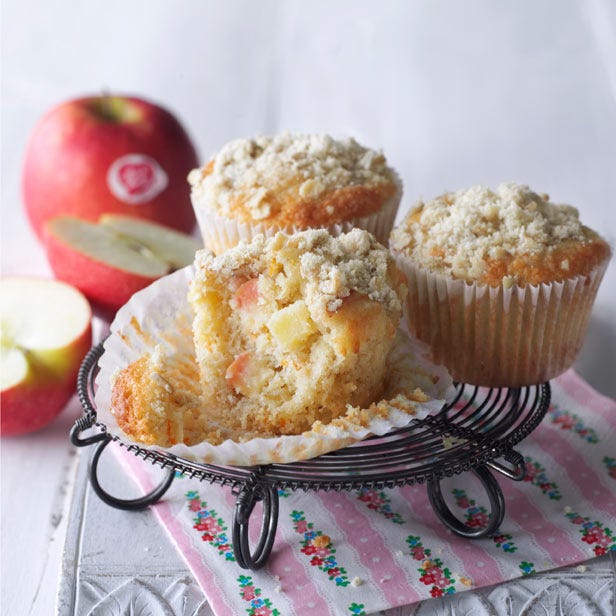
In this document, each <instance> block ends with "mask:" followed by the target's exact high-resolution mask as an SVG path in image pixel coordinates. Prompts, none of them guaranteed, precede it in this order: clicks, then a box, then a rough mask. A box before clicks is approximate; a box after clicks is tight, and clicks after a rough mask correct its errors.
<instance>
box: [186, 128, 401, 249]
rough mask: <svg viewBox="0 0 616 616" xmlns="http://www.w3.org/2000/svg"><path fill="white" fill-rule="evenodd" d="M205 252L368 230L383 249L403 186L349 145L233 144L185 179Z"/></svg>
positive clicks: (296, 141) (297, 139) (259, 140)
mask: <svg viewBox="0 0 616 616" xmlns="http://www.w3.org/2000/svg"><path fill="white" fill-rule="evenodd" d="M188 181H189V183H190V185H191V199H192V203H193V207H194V209H195V213H196V216H197V220H198V222H199V227H200V229H201V234H202V236H203V241H204V243H205V246H206V247H207V248H209V249H210V250H212V251H213V252H214V253H215V254H220V253H221V252H223V251H224V250H226V249H228V248H231V247H233V246H235V245H236V244H237V243H238V242H239V241H240V240H244V241H250V240H251V239H252V238H253V237H254V236H255V235H257V234H264V235H265V236H267V237H271V236H272V235H274V234H275V233H276V232H277V231H286V232H287V233H292V232H295V231H298V230H305V229H309V228H327V229H328V230H329V231H330V232H331V233H333V234H337V233H339V232H341V231H349V230H350V229H351V228H353V227H359V228H362V229H367V230H368V231H370V232H371V233H373V234H374V235H375V236H376V237H377V239H378V240H379V241H380V242H382V243H386V242H387V238H388V236H389V232H390V231H391V228H392V226H393V223H394V219H395V217H396V213H397V210H398V205H399V203H400V195H401V182H400V180H399V178H398V176H397V174H396V173H395V171H394V170H393V169H392V168H391V167H389V166H388V165H387V161H386V160H385V157H384V156H383V154H382V153H380V152H377V151H375V150H371V149H369V148H366V147H364V146H362V145H360V144H359V143H357V141H355V140H354V139H350V138H349V139H342V140H337V139H334V138H332V137H330V136H328V135H292V134H290V133H288V132H287V133H283V134H280V135H276V136H273V137H266V136H260V137H256V138H254V139H237V140H235V141H231V142H229V143H227V144H226V145H225V146H224V147H223V148H222V149H221V150H220V151H219V152H218V153H217V154H216V155H215V156H214V158H212V160H210V161H209V162H208V163H207V164H206V165H205V166H204V167H203V168H202V169H194V170H193V171H192V172H191V173H190V174H189V176H188Z"/></svg>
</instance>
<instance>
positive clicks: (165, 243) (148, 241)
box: [98, 214, 201, 269]
mask: <svg viewBox="0 0 616 616" xmlns="http://www.w3.org/2000/svg"><path fill="white" fill-rule="evenodd" d="M98 222H99V223H100V224H102V225H104V226H107V227H109V228H110V229H111V230H112V231H114V232H115V233H117V234H118V235H122V236H125V237H129V238H131V239H133V240H135V241H137V242H139V243H140V244H142V245H143V246H145V248H146V249H148V250H150V251H151V252H152V254H154V255H156V257H157V258H159V259H160V260H162V261H164V262H166V263H168V264H169V265H170V266H171V267H172V268H174V269H179V268H182V267H184V266H185V265H188V264H189V263H192V262H193V259H194V258H195V251H196V250H198V249H199V248H201V244H199V243H198V242H197V241H196V240H193V239H192V238H191V237H190V236H188V235H186V234H185V233H181V232H180V231H175V230H173V229H170V228H169V227H164V226H163V225H159V224H156V223H153V222H144V221H143V220H140V219H139V218H134V217H132V216H122V215H120V214H103V215H102V216H101V217H100V218H99V220H98Z"/></svg>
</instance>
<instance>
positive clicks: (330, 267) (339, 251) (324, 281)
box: [195, 229, 405, 313]
mask: <svg viewBox="0 0 616 616" xmlns="http://www.w3.org/2000/svg"><path fill="white" fill-rule="evenodd" d="M289 246H293V247H294V249H295V251H296V252H297V254H299V255H300V256H299V274H300V276H301V277H302V279H303V280H304V281H305V285H306V298H307V299H310V300H311V301H312V302H314V304H315V305H316V304H318V307H319V308H321V309H323V308H325V309H327V310H328V311H329V312H335V311H336V310H337V309H338V308H340V306H342V304H343V301H344V298H346V297H348V296H349V295H350V294H351V292H352V291H355V292H357V293H359V294H361V295H365V296H367V297H369V298H370V299H371V300H373V301H376V302H379V303H381V304H383V306H384V307H385V308H386V309H387V310H388V311H389V312H392V313H396V312H400V311H401V310H402V302H401V299H400V298H401V297H403V296H404V293H405V289H402V288H400V287H401V285H402V283H400V285H397V286H394V285H393V284H392V276H391V268H393V267H395V266H394V263H393V258H392V256H391V255H390V253H389V251H388V250H387V249H386V248H385V247H384V246H382V245H381V244H379V243H378V242H377V241H376V240H375V239H374V237H373V236H372V235H371V234H370V233H368V232H367V231H364V230H362V229H352V230H351V231H350V232H349V233H343V234H341V235H339V236H337V237H333V236H331V235H330V234H329V233H328V232H327V231H325V230H322V229H310V230H307V231H303V232H300V233H296V234H294V235H292V236H288V235H286V234H284V233H277V234H276V235H275V236H274V237H273V238H270V239H266V238H265V237H264V236H262V235H259V236H257V237H256V238H254V239H253V240H252V241H251V243H250V244H245V243H240V244H239V245H238V246H236V247H235V248H233V249H231V250H229V251H227V252H226V253H224V254H222V255H219V256H218V257H215V256H214V255H213V253H211V252H209V251H207V250H201V251H198V252H197V255H196V259H195V264H196V266H197V269H199V268H200V267H207V268H210V269H212V270H214V271H220V272H221V273H222V274H223V275H225V276H228V277H231V276H233V275H237V274H246V275H249V276H250V275H254V274H258V273H259V271H264V270H265V271H267V267H264V264H267V265H268V266H269V265H270V264H271V263H273V262H275V261H276V260H278V259H284V258H285V252H287V251H288V247H289ZM288 256H289V257H291V259H290V260H291V261H293V260H294V259H293V257H294V256H295V255H291V254H289V255H288Z"/></svg>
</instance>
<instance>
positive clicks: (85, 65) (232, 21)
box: [0, 0, 616, 614]
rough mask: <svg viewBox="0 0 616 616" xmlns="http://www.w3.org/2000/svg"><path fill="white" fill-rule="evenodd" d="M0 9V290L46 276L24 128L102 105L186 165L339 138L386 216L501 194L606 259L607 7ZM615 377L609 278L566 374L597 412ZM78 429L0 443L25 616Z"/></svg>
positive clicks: (610, 115) (16, 596)
mask: <svg viewBox="0 0 616 616" xmlns="http://www.w3.org/2000/svg"><path fill="white" fill-rule="evenodd" d="M1 10H2V24H1V44H2V67H1V68H2V71H1V78H2V92H1V94H2V100H1V112H2V117H1V121H2V126H1V128H2V150H1V155H2V176H1V208H2V209H1V235H0V239H1V250H2V253H1V257H2V271H3V273H4V274H15V273H22V274H26V273H27V274H44V275H49V269H48V266H47V263H46V260H45V256H44V253H43V251H42V249H41V247H40V246H39V245H38V244H37V242H36V240H35V238H34V236H33V234H32V233H31V231H30V229H29V227H28V224H27V222H26V219H25V216H24V213H23V209H22V203H21V199H20V188H19V178H20V171H21V163H22V157H23V152H24V147H25V143H26V139H27V137H28V134H29V132H30V130H31V129H32V127H33V125H34V123H35V122H36V120H37V119H38V118H39V117H40V116H41V115H42V114H43V113H44V112H45V111H46V110H47V109H48V108H49V107H50V106H52V105H54V104H56V103H58V102H60V101H63V100H65V99H68V98H72V97H75V96H78V95H82V94H88V93H97V92H101V91H103V90H108V91H111V92H114V93H131V94H136V95H140V96H144V97H149V98H152V99H154V100H156V101H158V102H160V103H162V104H164V105H165V106H167V107H169V108H170V109H171V110H173V111H174V112H175V113H176V114H177V115H178V116H179V117H180V119H181V120H182V122H183V123H184V125H185V126H186V128H187V130H188V131H189V132H190V134H191V135H192V137H193V139H194V141H195V144H196V145H197V147H198V149H199V151H200V153H201V158H202V159H203V160H205V159H206V158H207V157H209V155H210V154H212V153H213V152H214V151H215V150H217V149H218V148H219V147H220V146H221V145H222V144H223V143H225V142H226V141H228V140H229V139H231V138H234V137H238V136H247V135H253V134H255V133H260V132H266V133H272V132H276V131H279V130H282V129H290V130H293V131H306V132H308V131H315V132H330V133H332V134H334V135H353V136H355V137H356V138H358V139H359V140H360V141H362V142H364V143H365V144H367V145H370V146H374V147H381V148H383V150H384V151H385V153H386V155H387V157H388V158H389V160H390V161H391V163H392V164H393V165H394V166H395V167H396V168H397V169H398V170H399V172H400V174H401V176H402V177H403V180H404V182H405V195H404V200H403V206H402V212H403V211H404V210H406V209H407V208H408V207H409V206H410V205H411V204H412V203H413V202H414V201H415V200H416V199H418V198H419V197H425V198H429V197H432V196H434V195H436V194H438V193H441V192H443V191H444V190H454V189H458V188H464V187H468V186H471V185H473V184H476V183H486V184H490V185H496V184H498V183H499V182H501V181H504V180H516V181H518V182H522V183H527V184H529V185H530V186H531V187H532V188H534V189H535V190H537V191H545V192H548V193H549V194H550V195H551V197H552V198H553V199H554V200H556V201H562V202H569V203H572V204H574V205H576V206H577V207H578V208H579V209H580V211H581V217H582V220H583V221H585V222H586V224H588V225H589V226H591V227H593V228H595V229H597V230H599V231H600V232H601V233H602V234H603V235H604V236H605V237H606V238H607V239H608V240H609V241H610V242H611V243H612V245H614V243H615V240H616V203H615V202H616V2H614V1H613V0H578V1H575V0H515V1H513V0H511V1H508V2H506V1H495V0H464V1H460V0H449V1H445V0H399V1H395V0H380V1H373V2H370V1H366V0H311V1H310V2H308V1H305V2H300V1H299V0H266V1H264V0H260V1H255V0H241V1H240V0H230V1H227V2H224V1H223V2H221V1H216V0H178V1H175V2H173V1H171V0H105V1H102V0H87V1H82V2H78V1H73V2H68V1H64V2H62V1H50V2H44V1H38V2H35V1H34V0H4V1H3V2H2V8H1ZM615 359H616V264H615V263H614V262H613V263H612V264H611V266H610V267H609V269H608V272H607V275H606V278H605V280H604V282H603V286H602V287H601V289H600V292H599V297H598V300H597V304H596V306H595V310H594V313H593V317H592V320H591V324H590V329H589V334H588V337H587V342H586V345H585V347H584V349H583V351H582V354H581V356H580V358H579V360H578V362H577V365H576V366H577V368H578V370H579V371H580V372H581V373H582V375H583V376H584V377H585V378H586V379H587V380H589V381H590V382H591V383H592V384H593V385H594V386H595V387H597V388H598V389H599V390H600V391H602V392H603V393H606V394H609V395H611V396H612V397H616V378H615V377H616V361H615ZM78 412H79V411H78V405H77V404H76V403H74V404H72V405H70V407H69V408H67V410H66V412H65V416H64V417H63V418H61V419H60V422H59V423H56V424H54V425H53V426H51V427H50V428H49V430H48V431H46V432H41V433H39V434H37V435H34V436H32V437H27V438H24V439H22V440H10V439H5V440H4V443H2V444H1V446H2V452H3V471H2V475H3V484H4V486H5V487H3V507H2V523H3V525H4V528H3V541H6V539H7V538H8V539H9V540H10V543H11V549H10V550H9V551H8V552H7V551H6V550H7V548H6V547H4V548H3V552H4V553H5V554H10V555H11V562H10V563H9V562H4V565H3V572H2V578H3V580H2V587H3V592H4V590H5V589H7V592H10V593H11V595H12V596H11V599H12V600H13V601H20V600H21V598H22V597H23V598H24V600H25V601H27V602H28V604H29V605H36V606H39V607H40V606H43V607H42V609H41V611H40V612H38V611H37V609H33V611H31V612H30V613H32V614H35V613H50V611H49V610H48V608H49V607H50V605H51V604H50V602H49V601H50V600H49V595H50V594H53V591H54V589H55V585H56V584H57V571H58V567H59V562H58V558H57V548H56V557H54V556H53V552H47V546H49V545H52V544H53V542H54V538H56V534H55V533H56V530H55V528H56V526H55V525H54V524H57V522H56V523H54V522H53V519H54V516H53V515H52V514H53V512H54V511H55V508H56V504H57V501H59V500H61V495H62V494H63V492H62V489H64V488H62V489H60V491H59V492H58V491H57V487H56V486H57V485H58V484H60V482H61V481H62V480H63V477H64V474H65V469H63V468H62V465H63V464H65V463H66V459H67V458H66V457H63V456H66V455H67V454H65V453H63V451H64V448H66V449H67V450H68V449H70V447H69V446H68V443H67V442H66V430H67V429H68V426H69V425H70V424H71V418H70V417H69V416H68V414H69V413H71V414H73V415H74V414H76V413H78ZM34 450H36V451H37V452H41V455H42V456H43V457H44V458H45V460H47V463H46V464H45V466H46V467H48V468H47V472H48V473H49V475H45V476H42V475H41V473H42V469H41V468H40V466H39V467H37V464H40V463H39V462H38V460H39V458H40V456H39V457H38V458H34V457H33V455H31V454H32V452H33V451H34ZM22 453H23V455H22ZM52 467H53V469H57V470H53V473H52ZM52 474H53V477H52ZM5 488H6V489H5ZM7 500H8V501H10V502H8V503H7ZM13 501H14V502H13ZM54 503H56V504H54ZM5 505H6V507H5ZM38 508H40V511H42V512H43V514H44V515H43V517H45V518H50V519H51V520H52V522H51V524H50V523H49V522H48V521H45V522H44V523H43V521H42V518H41V514H40V513H37V511H38V510H39V509H38ZM50 541H51V544H50ZM56 543H60V539H58V540H57V541H56ZM4 545H5V546H6V543H5V544H4ZM14 554H16V555H17V556H15V557H13V555H14ZM43 554H46V556H42V555H43ZM9 605H10V602H9ZM12 613H17V612H15V611H14V612H12Z"/></svg>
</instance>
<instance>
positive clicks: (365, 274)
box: [189, 229, 406, 434]
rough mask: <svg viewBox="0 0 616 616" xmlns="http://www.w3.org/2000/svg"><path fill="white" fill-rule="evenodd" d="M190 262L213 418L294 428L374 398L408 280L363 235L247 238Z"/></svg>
mask: <svg viewBox="0 0 616 616" xmlns="http://www.w3.org/2000/svg"><path fill="white" fill-rule="evenodd" d="M195 265H196V274H195V278H194V280H193V281H192V282H191V285H190V290H189V301H190V303H191V305H192V307H193V310H194V313H195V319H194V324H193V334H194V342H195V350H196V357H197V363H198V366H199V372H200V375H201V383H202V388H203V403H204V405H205V406H206V408H208V409H210V410H211V412H212V414H213V418H214V419H215V418H216V416H218V417H220V418H221V420H224V423H225V424H226V425H230V424H232V425H234V426H235V427H237V428H239V429H242V430H246V431H250V432H252V431H255V430H256V431H258V432H261V433H264V434H299V433H301V432H303V431H305V430H307V429H309V428H310V427H311V426H312V424H313V423H314V422H315V421H317V420H320V421H322V422H323V423H328V422H329V421H331V420H332V419H333V418H335V417H337V416H339V415H341V414H343V413H345V412H346V410H347V405H352V406H360V407H365V406H369V405H370V404H371V403H372V402H374V401H377V400H379V399H380V396H381V394H382V391H383V387H384V383H385V372H386V359H387V355H388V352H389V350H390V349H391V348H392V345H393V342H394V336H395V333H396V330H397V328H398V324H399V321H400V317H401V311H402V301H403V299H404V296H405V294H406V285H405V280H404V277H403V275H402V273H401V272H400V271H399V270H398V269H397V267H396V265H395V263H394V261H393V258H392V257H391V256H390V254H389V252H388V251H387V250H386V249H385V248H384V247H383V246H382V245H380V244H379V243H378V242H377V241H376V240H375V239H374V237H373V236H372V235H371V234H370V233H368V232H366V231H363V230H359V229H355V230H353V231H351V232H349V233H346V234H342V235H340V236H338V237H332V236H331V235H330V234H329V233H328V232H327V231H324V230H310V231H304V232H300V233H297V234H293V235H287V234H286V233H278V234H276V235H275V236H274V237H273V238H270V239H266V238H264V237H263V236H257V237H256V238H254V240H253V241H252V242H251V243H250V244H240V245H239V246H237V247H235V248H233V249H231V250H229V251H227V252H226V253H223V254H222V255H219V256H217V257H216V256H214V255H212V254H211V253H209V252H207V251H201V252H199V253H198V254H197V258H196V261H195Z"/></svg>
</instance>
